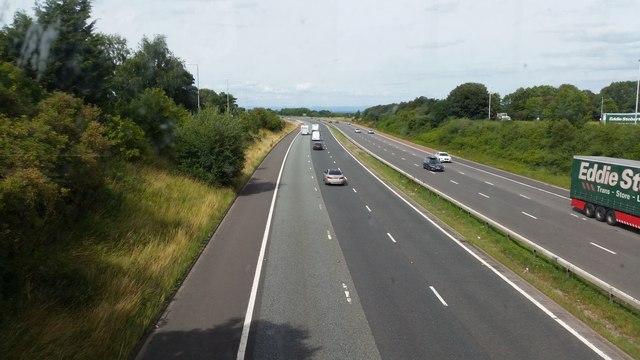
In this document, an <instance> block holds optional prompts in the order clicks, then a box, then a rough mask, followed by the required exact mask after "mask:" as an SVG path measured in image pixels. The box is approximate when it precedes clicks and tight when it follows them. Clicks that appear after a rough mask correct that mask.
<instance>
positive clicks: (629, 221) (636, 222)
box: [616, 211, 640, 229]
mask: <svg viewBox="0 0 640 360" xmlns="http://www.w3.org/2000/svg"><path fill="white" fill-rule="evenodd" d="M616 221H617V222H619V223H622V224H625V225H629V226H633V227H634V228H637V229H640V218H639V217H637V216H633V215H629V214H627V213H623V212H620V211H616Z"/></svg>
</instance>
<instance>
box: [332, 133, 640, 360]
mask: <svg viewBox="0 0 640 360" xmlns="http://www.w3.org/2000/svg"><path fill="white" fill-rule="evenodd" d="M333 133H334V134H335V135H336V137H337V138H338V139H339V140H340V142H342V143H343V144H344V145H345V146H346V147H347V148H348V149H349V151H351V152H352V153H353V154H354V155H355V156H357V157H358V159H360V160H361V161H362V162H363V163H365V164H367V166H368V167H369V168H370V169H371V170H373V171H374V172H376V173H377V174H378V175H379V176H380V177H381V178H382V179H384V180H385V181H386V182H388V183H389V184H391V185H393V186H394V187H396V188H397V189H399V190H400V191H402V192H403V193H404V194H405V195H406V196H408V197H410V198H411V199H413V200H414V201H415V202H416V203H418V204H419V205H420V206H422V208H423V209H425V210H426V211H428V212H429V213H431V214H433V215H434V216H436V217H437V218H439V219H440V220H441V221H443V222H444V223H446V224H447V225H448V226H449V227H451V228H452V229H454V230H455V231H456V232H458V233H459V234H460V235H462V236H463V237H464V238H465V239H466V241H467V242H468V243H470V244H472V245H473V246H475V247H476V248H478V249H480V250H482V251H484V252H485V253H487V254H488V255H489V256H491V257H492V258H494V259H495V260H496V261H498V262H500V263H501V264H503V265H504V266H506V267H508V268H509V269H511V270H512V271H513V272H515V273H516V274H518V275H519V276H520V277H521V278H523V279H524V280H526V281H527V282H529V283H530V284H532V285H533V286H535V287H536V288H537V289H539V290H540V291H541V292H543V293H544V294H545V295H547V296H548V297H549V298H551V299H553V300H554V301H555V302H556V303H558V304H559V305H560V306H562V307H563V308H565V309H566V310H567V311H569V312H570V313H571V314H572V315H573V316H575V317H576V318H578V319H580V320H582V321H583V322H584V323H586V324H587V325H589V326H590V327H591V328H592V329H594V330H595V331H596V332H598V333H599V334H601V335H602V336H603V337H604V338H606V339H607V340H609V341H610V342H611V343H613V344H615V345H616V346H617V347H618V348H620V349H621V350H622V351H624V352H626V353H627V354H629V355H630V356H632V357H633V358H634V359H640V311H638V310H636V309H633V308H630V307H627V306H625V305H624V304H620V303H618V302H615V301H609V298H608V296H607V294H605V293H603V292H602V291H601V290H600V289H598V288H597V287H595V286H593V285H591V284H589V283H587V282H585V281H583V280H582V279H580V278H578V277H577V276H575V275H573V274H567V273H566V271H565V270H564V269H563V268H561V267H559V266H557V265H556V264H554V263H553V262H552V261H549V260H548V259H545V258H543V257H541V256H533V254H532V252H531V250H530V249H527V248H525V247H523V246H522V245H520V244H519V243H518V242H516V241H514V240H512V239H509V238H507V237H506V236H505V235H503V234H502V233H500V232H498V231H496V230H494V229H493V228H491V227H490V226H487V225H486V224H485V223H483V222H481V221H480V220H478V219H476V218H475V217H473V216H471V215H469V214H468V213H467V212H465V211H463V210H461V209H460V208H458V207H457V206H455V205H453V204H451V203H450V202H449V201H447V200H445V199H443V198H441V197H439V196H437V195H436V194H434V193H432V192H431V191H429V190H427V189H426V188H424V187H422V186H419V185H417V184H416V183H414V182H413V181H412V180H411V179H409V178H407V177H405V176H404V175H402V174H400V173H398V172H397V171H395V170H394V169H392V168H390V167H388V166H387V165H385V164H383V163H382V162H380V161H378V160H377V159H375V158H373V157H372V156H370V155H368V154H367V153H365V152H364V151H362V150H361V149H360V148H358V147H357V146H356V145H354V144H353V143H351V142H350V141H349V140H348V139H347V138H346V137H345V136H344V135H343V134H342V133H340V132H339V131H334V132H333Z"/></svg>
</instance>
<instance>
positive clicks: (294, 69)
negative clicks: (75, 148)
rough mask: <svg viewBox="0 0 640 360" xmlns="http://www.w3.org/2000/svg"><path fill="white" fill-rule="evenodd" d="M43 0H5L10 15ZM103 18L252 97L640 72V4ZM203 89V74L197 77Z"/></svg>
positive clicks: (103, 4) (388, 98)
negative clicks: (157, 39)
mask: <svg viewBox="0 0 640 360" xmlns="http://www.w3.org/2000/svg"><path fill="white" fill-rule="evenodd" d="M34 4H35V1H33V0H0V15H1V17H0V24H1V25H3V26H4V25H6V24H10V23H11V21H12V16H13V13H14V12H15V11H16V10H17V9H25V10H26V11H27V13H30V14H31V13H32V11H31V9H32V8H33V6H34ZM92 4H93V11H92V14H93V18H94V19H95V20H96V21H97V22H96V28H97V30H98V31H99V32H102V33H106V34H119V35H120V36H122V37H124V38H125V39H126V40H127V42H128V45H129V47H130V48H132V49H134V50H135V49H137V48H138V47H139V44H140V41H141V39H142V38H143V36H146V37H148V38H153V37H154V36H155V35H165V36H166V39H167V44H168V46H169V49H170V50H171V51H172V52H173V54H174V55H175V56H177V57H178V58H180V59H182V60H183V61H184V62H185V64H197V66H196V65H186V67H187V69H188V70H189V71H191V72H192V73H193V74H194V78H197V79H198V82H199V86H200V87H201V88H209V89H212V90H214V91H216V92H223V91H224V92H226V91H227V89H228V92H229V93H231V94H233V95H234V96H235V97H236V98H237V99H238V101H237V102H238V105H239V106H241V107H245V108H253V107H271V108H280V107H310V108H330V107H334V108H335V107H340V106H345V107H358V108H361V109H364V108H366V107H369V106H374V105H380V104H390V103H396V102H402V101H410V100H413V99H415V98H416V97H419V96H425V97H429V98H437V99H442V98H446V96H447V95H448V94H449V92H450V91H451V90H453V89H454V88H455V87H456V86H458V85H460V84H463V83H467V82H477V83H482V84H484V85H485V86H486V87H487V89H488V90H489V91H490V92H493V93H498V94H500V95H502V96H504V95H506V94H509V93H512V92H514V91H515V90H516V89H518V88H520V87H530V86H536V85H552V86H556V87H557V86H559V85H561V84H573V85H575V86H577V87H578V88H580V89H585V90H591V91H593V92H595V93H598V92H599V91H600V90H601V89H602V88H603V87H605V86H607V85H609V84H610V83H612V82H615V81H637V80H638V78H639V76H640V62H639V59H640V21H638V16H639V15H640V1H639V0H608V1H601V0H599V1H595V0H535V1H530V0H483V1H477V0H393V1H390V0H387V1H377V0H321V1H309V0H306V1H305V0H260V1H258V0H93V2H92ZM196 85H198V84H196Z"/></svg>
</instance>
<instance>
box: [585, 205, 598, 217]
mask: <svg viewBox="0 0 640 360" xmlns="http://www.w3.org/2000/svg"><path fill="white" fill-rule="evenodd" d="M595 215H596V207H595V206H594V205H593V204H592V203H587V204H586V205H585V206H584V216H586V217H588V218H592V217H594V216H595Z"/></svg>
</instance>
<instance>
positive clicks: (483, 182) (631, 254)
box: [336, 123, 640, 299]
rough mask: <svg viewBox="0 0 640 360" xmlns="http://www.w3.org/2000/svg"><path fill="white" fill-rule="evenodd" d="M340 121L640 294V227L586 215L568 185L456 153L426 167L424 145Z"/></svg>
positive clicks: (406, 166) (401, 162)
mask: <svg viewBox="0 0 640 360" xmlns="http://www.w3.org/2000/svg"><path fill="white" fill-rule="evenodd" d="M336 126H337V127H338V128H339V129H340V130H341V131H343V132H344V133H345V134H347V135H348V136H349V137H351V138H352V139H353V140H354V141H356V142H357V143H359V144H360V145H361V146H363V147H365V148H366V149H368V150H369V151H371V152H373V153H374V154H376V155H378V156H380V157H381V158H383V159H385V160H386V161H388V162H390V163H392V164H394V165H395V166H397V167H398V168H400V169H402V170H403V171H405V172H407V173H409V174H411V175H413V176H415V177H416V178H418V179H420V180H422V181H424V182H425V183H427V184H429V185H430V186H432V187H434V188H436V189H437V190H439V191H441V192H442V193H444V194H446V195H448V196H450V197H451V198H453V199H455V200H457V201H459V202H460V203H462V204H464V205H466V206H468V207H470V208H472V209H474V210H476V211H478V212H480V213H482V214H484V215H485V216H487V217H489V218H491V219H492V220H494V221H497V222H498V223H500V224H502V225H503V226H506V227H507V228H509V229H511V230H512V231H514V232H516V233H519V234H520V235H522V236H524V237H525V238H527V239H529V240H530V241H532V242H534V243H536V244H538V245H540V246H542V247H544V248H545V249H547V250H549V251H551V252H553V253H555V254H556V255H558V256H560V257H562V258H564V259H565V260H567V261H569V262H571V263H572V264H574V265H576V266H578V267H580V268H582V269H584V270H586V271H588V272H589V273H590V274H592V275H594V276H596V277H598V278H599V279H601V280H603V281H605V282H607V283H609V284H611V285H612V286H614V287H616V288H618V289H620V290H622V291H624V292H626V293H627V294H629V295H631V296H633V297H634V298H636V299H640V281H639V280H638V276H637V274H638V273H640V236H638V234H639V231H638V230H635V229H633V228H630V227H627V226H624V225H622V226H614V227H612V226H609V225H607V224H606V223H601V222H598V221H596V220H595V219H589V218H586V217H585V216H584V215H582V214H581V213H579V212H577V211H574V210H573V209H572V207H571V205H570V200H569V191H568V190H565V189H560V188H558V187H555V186H551V185H548V184H544V183H541V182H538V181H534V180H531V179H528V178H525V177H521V176H517V175H514V174H510V173H507V172H504V171H500V170H496V169H494V168H490V167H487V166H483V165H481V164H477V163H474V162H471V161H467V160H464V159H461V158H456V157H453V162H452V163H446V164H445V171H444V172H442V173H434V172H430V171H426V170H424V169H423V168H422V160H423V159H424V158H425V156H426V155H428V154H430V153H428V152H427V151H425V150H424V149H423V148H419V147H417V146H413V145H409V144H405V143H403V142H399V141H396V140H395V139H393V138H391V137H388V136H385V135H381V134H378V133H377V132H375V133H374V134H368V133H367V129H362V132H361V133H356V132H355V125H353V126H351V125H348V124H345V123H340V124H336ZM443 150H446V149H443Z"/></svg>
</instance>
